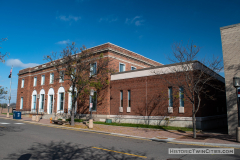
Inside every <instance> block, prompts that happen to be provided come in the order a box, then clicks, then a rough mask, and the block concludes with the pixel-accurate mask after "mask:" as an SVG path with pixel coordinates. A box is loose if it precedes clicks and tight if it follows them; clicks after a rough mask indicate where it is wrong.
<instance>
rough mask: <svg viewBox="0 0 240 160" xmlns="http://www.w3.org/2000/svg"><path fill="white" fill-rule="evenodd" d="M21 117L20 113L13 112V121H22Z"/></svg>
mask: <svg viewBox="0 0 240 160" xmlns="http://www.w3.org/2000/svg"><path fill="white" fill-rule="evenodd" d="M21 116H22V114H21V112H18V111H14V112H13V119H22V117H21Z"/></svg>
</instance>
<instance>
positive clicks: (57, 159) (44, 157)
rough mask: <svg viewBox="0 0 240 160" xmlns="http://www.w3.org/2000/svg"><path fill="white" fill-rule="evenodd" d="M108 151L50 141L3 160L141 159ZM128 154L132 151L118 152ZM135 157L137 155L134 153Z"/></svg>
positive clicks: (37, 144)
mask: <svg viewBox="0 0 240 160" xmlns="http://www.w3.org/2000/svg"><path fill="white" fill-rule="evenodd" d="M109 150H114V148H110V149H108V150H101V149H96V148H92V147H87V146H84V145H76V144H72V143H66V142H64V141H61V142H53V141H51V142H50V143H48V144H42V143H35V144H34V145H32V146H31V147H30V148H29V149H27V150H22V151H20V152H19V153H12V154H10V155H8V156H7V158H5V160H13V159H14V160H49V159H51V160H77V159H82V160H99V159H101V160H102V159H107V160H111V159H113V160H122V159H124V160H130V159H131V160H132V159H133V160H134V159H142V158H141V157H137V156H132V155H126V154H122V153H116V152H112V151H109ZM118 152H124V153H129V154H134V153H131V152H132V151H130V150H127V151H124V150H122V151H118ZM135 154H136V155H137V154H138V155H139V153H135ZM141 156H145V154H143V153H141Z"/></svg>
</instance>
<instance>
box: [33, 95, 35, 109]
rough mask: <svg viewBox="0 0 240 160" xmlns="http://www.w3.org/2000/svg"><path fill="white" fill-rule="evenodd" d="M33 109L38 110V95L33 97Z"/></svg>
mask: <svg viewBox="0 0 240 160" xmlns="http://www.w3.org/2000/svg"><path fill="white" fill-rule="evenodd" d="M33 109H36V95H33Z"/></svg>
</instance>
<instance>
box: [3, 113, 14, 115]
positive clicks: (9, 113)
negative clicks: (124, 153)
mask: <svg viewBox="0 0 240 160" xmlns="http://www.w3.org/2000/svg"><path fill="white" fill-rule="evenodd" d="M2 114H5V115H7V113H2ZM9 115H13V113H9Z"/></svg>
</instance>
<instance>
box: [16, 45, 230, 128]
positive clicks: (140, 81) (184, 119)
mask: <svg viewBox="0 0 240 160" xmlns="http://www.w3.org/2000/svg"><path fill="white" fill-rule="evenodd" d="M89 50H91V51H92V52H93V53H96V54H98V53H103V56H104V58H110V59H111V62H110V64H109V67H110V68H112V69H114V70H115V71H117V73H114V74H111V75H110V84H109V85H108V86H107V87H106V88H104V89H103V90H101V91H98V92H96V93H95V94H96V95H97V98H96V100H95V101H94V102H93V103H95V106H94V109H93V116H94V119H95V120H98V121H105V120H106V118H110V119H112V120H113V121H120V122H126V123H148V124H160V125H164V124H166V123H167V124H168V125H172V126H182V127H191V126H192V118H191V116H192V105H191V104H190V103H189V102H187V101H186V102H185V101H184V98H183V97H182V96H180V98H178V99H173V98H169V93H175V94H179V92H181V88H178V89H174V88H171V86H169V85H167V84H166V83H164V82H163V81H162V79H161V78H159V76H165V77H166V78H168V76H169V75H170V74H171V73H170V72H169V73H166V74H162V75H156V74H155V73H153V71H154V70H165V69H166V68H168V67H171V66H177V64H174V65H162V64H161V63H158V62H156V61H153V60H150V59H148V58H146V57H144V56H141V55H139V54H137V53H134V52H131V51H128V50H126V49H124V48H121V47H119V46H116V45H114V44H111V43H106V44H103V45H99V46H96V47H93V48H90V49H89ZM96 67H97V61H96ZM18 75H19V81H18V93H17V110H22V111H26V110H28V111H31V112H36V110H38V112H42V113H44V118H49V117H54V114H55V113H63V112H65V113H66V114H67V113H68V111H69V110H70V109H71V107H70V106H71V93H69V91H70V90H72V88H71V86H70V85H69V82H68V81H64V80H62V81H61V79H60V80H59V81H56V80H54V79H56V76H58V73H57V72H56V70H55V69H54V67H53V66H52V65H51V64H50V63H46V64H43V65H39V66H36V67H33V68H27V69H23V70H20V71H19V74H18ZM54 77H55V78H54ZM217 79H218V81H219V83H221V84H222V85H224V78H222V77H221V76H219V77H217ZM170 81H173V82H174V79H170ZM38 94H39V95H40V96H39V100H38V99H37V98H36V97H37V95H38ZM216 96H217V97H216V98H217V101H216V102H212V101H210V100H208V99H206V98H205V99H204V104H205V105H203V106H201V107H200V110H199V112H198V114H197V118H196V120H197V128H201V129H206V128H209V127H212V126H215V127H219V126H223V125H226V123H225V121H226V110H225V109H224V108H225V101H224V99H223V98H222V97H221V98H219V97H218V95H216ZM163 97H164V98H163ZM89 101H92V99H90V97H89V96H88V95H87V96H86V97H85V100H78V101H77V104H76V106H77V110H76V113H77V115H78V116H80V117H84V116H88V115H89Z"/></svg>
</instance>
